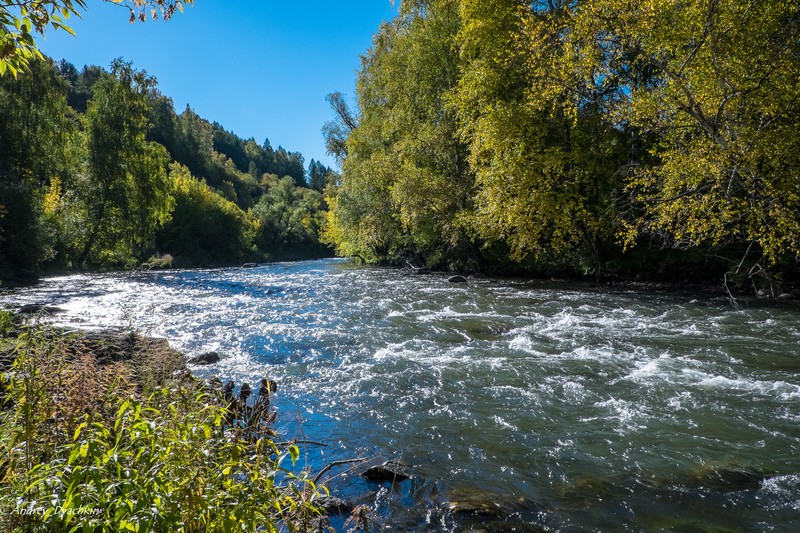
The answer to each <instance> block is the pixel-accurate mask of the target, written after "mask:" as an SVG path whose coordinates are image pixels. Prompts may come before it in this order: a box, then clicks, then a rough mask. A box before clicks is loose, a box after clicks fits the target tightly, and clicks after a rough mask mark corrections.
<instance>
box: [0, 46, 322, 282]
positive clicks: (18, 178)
mask: <svg viewBox="0 0 800 533" xmlns="http://www.w3.org/2000/svg"><path fill="white" fill-rule="evenodd" d="M330 174H331V170H330V169H329V168H327V167H326V166H324V165H322V164H321V163H319V162H316V161H314V160H311V162H310V164H309V167H308V170H306V169H305V168H304V161H303V156H302V155H300V154H299V153H297V152H289V151H287V150H285V149H283V148H282V147H278V148H277V149H275V148H272V146H270V143H269V141H264V143H262V144H258V143H256V142H255V141H254V140H253V139H248V140H244V139H242V138H240V137H238V136H237V135H235V134H233V133H231V132H229V131H227V130H225V129H224V128H223V127H222V126H221V125H219V124H217V123H210V122H208V121H207V120H205V119H203V118H201V117H199V116H197V114H195V113H194V112H193V111H192V110H191V109H190V108H189V107H187V108H186V109H185V110H184V111H183V112H182V113H181V114H177V113H176V112H175V109H174V107H173V104H172V100H171V99H170V98H168V97H166V96H164V95H162V94H161V93H160V92H159V90H158V88H157V85H156V80H155V79H154V78H153V77H151V76H148V75H147V74H146V73H145V72H143V71H139V70H136V69H134V68H133V66H132V65H131V64H130V63H125V62H123V61H121V60H117V61H115V62H114V63H113V64H112V65H111V69H110V71H107V70H105V69H103V68H100V67H96V66H85V67H83V69H82V70H80V71H78V69H76V68H75V67H74V66H73V65H72V64H70V63H68V62H66V61H62V62H61V63H55V62H53V61H52V60H49V59H45V60H37V61H32V62H31V64H30V69H29V70H28V71H27V72H22V73H20V74H19V75H18V77H16V78H14V77H12V76H10V75H6V76H3V77H0V277H5V278H10V277H24V276H33V275H36V274H37V273H40V272H42V271H43V270H46V269H63V268H96V267H109V268H120V267H130V266H135V265H137V264H139V263H141V262H143V261H146V260H147V259H148V258H150V257H151V256H153V255H156V256H158V257H164V256H168V255H169V256H172V258H174V262H175V264H178V265H185V266H193V265H195V266H200V265H204V266H205V265H222V264H232V263H237V262H241V261H257V260H265V259H278V258H294V257H315V256H320V255H325V254H329V253H330V250H329V249H328V248H327V247H326V246H324V245H321V244H320V243H319V240H318V231H319V228H320V225H321V223H322V221H323V219H324V216H323V210H324V209H325V204H324V202H323V199H322V195H321V191H322V190H323V188H324V187H325V184H326V182H327V180H328V179H329V176H330Z"/></svg>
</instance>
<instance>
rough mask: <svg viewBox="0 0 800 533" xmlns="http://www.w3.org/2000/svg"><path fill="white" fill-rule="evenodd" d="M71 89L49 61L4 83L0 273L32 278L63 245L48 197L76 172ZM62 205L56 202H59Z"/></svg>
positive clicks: (0, 91) (0, 99) (0, 94)
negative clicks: (46, 201)
mask: <svg viewBox="0 0 800 533" xmlns="http://www.w3.org/2000/svg"><path fill="white" fill-rule="evenodd" d="M67 89H68V86H67V84H66V83H65V82H64V80H63V79H62V78H61V77H60V76H59V74H58V71H57V70H56V68H55V66H54V65H53V63H52V61H50V60H34V61H32V62H31V63H30V68H29V70H28V71H27V72H24V73H22V74H20V76H18V77H17V78H11V77H3V78H0V205H2V206H3V208H2V209H0V271H2V272H3V274H5V275H9V274H14V273H25V274H27V275H31V274H33V273H34V272H35V271H36V270H37V269H38V267H39V266H40V265H41V264H42V263H44V262H47V261H49V260H51V259H53V257H54V256H55V254H56V253H57V251H58V245H57V243H56V242H55V241H56V240H57V239H56V236H55V235H54V234H53V232H54V231H55V228H54V227H53V226H52V224H50V222H51V220H50V219H49V218H48V216H47V215H48V213H47V212H48V211H52V207H53V205H54V203H52V202H51V204H50V205H45V204H44V199H45V197H46V193H47V192H48V191H49V190H50V189H51V188H55V189H59V190H60V187H61V183H69V182H70V181H71V179H72V176H73V174H74V173H75V172H76V162H75V156H74V152H73V146H72V142H71V138H72V136H73V135H74V134H75V132H76V128H75V123H74V121H73V120H72V119H71V116H70V110H69V108H68V107H67V104H66V95H67ZM56 200H57V196H56Z"/></svg>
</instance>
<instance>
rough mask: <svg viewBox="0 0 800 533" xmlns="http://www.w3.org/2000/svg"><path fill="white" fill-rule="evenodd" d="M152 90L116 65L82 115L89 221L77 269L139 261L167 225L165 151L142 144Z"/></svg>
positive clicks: (140, 76)
mask: <svg viewBox="0 0 800 533" xmlns="http://www.w3.org/2000/svg"><path fill="white" fill-rule="evenodd" d="M154 86H155V79H154V78H152V77H150V76H148V75H147V74H146V73H145V72H143V71H137V70H134V69H133V67H132V66H131V64H130V63H125V62H122V61H120V60H116V61H114V63H113V64H112V74H111V75H108V76H105V77H104V78H102V79H101V80H100V81H98V82H97V83H96V84H95V89H94V97H93V98H92V101H91V102H90V103H89V109H88V112H87V115H86V121H87V133H88V171H89V175H88V183H87V184H86V187H85V189H84V194H85V196H84V198H85V202H86V205H87V210H88V219H87V228H86V238H85V243H84V245H83V250H82V252H81V253H80V255H79V256H78V263H79V264H81V265H83V264H85V263H87V262H98V261H108V260H110V261H120V260H123V261H124V260H127V259H128V258H130V257H131V256H135V255H141V254H142V253H144V252H145V251H146V250H147V248H148V247H149V246H150V245H151V244H152V242H153V239H154V237H155V231H156V229H157V228H158V227H160V226H161V225H163V224H164V222H166V221H167V220H168V219H169V216H170V213H171V210H172V207H173V205H174V204H173V202H174V200H173V197H172V195H171V194H170V192H171V190H170V189H171V187H170V182H169V180H168V178H167V173H166V165H167V163H168V162H169V157H168V154H167V151H166V150H165V149H164V147H163V146H161V145H159V144H157V143H154V142H148V141H147V140H146V135H147V131H148V129H149V127H150V122H149V116H150V106H149V102H148V93H149V92H150V90H151V89H152V88H153V87H154ZM109 254H110V255H109Z"/></svg>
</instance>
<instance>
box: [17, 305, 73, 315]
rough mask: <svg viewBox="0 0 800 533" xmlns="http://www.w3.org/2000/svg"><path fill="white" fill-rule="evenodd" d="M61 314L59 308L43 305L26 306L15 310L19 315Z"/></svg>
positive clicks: (61, 311)
mask: <svg viewBox="0 0 800 533" xmlns="http://www.w3.org/2000/svg"><path fill="white" fill-rule="evenodd" d="M63 312H64V310H63V309H61V308H60V307H54V306H51V305H45V304H26V305H23V306H21V307H19V308H18V309H17V313H19V314H21V315H55V314H56V313H63Z"/></svg>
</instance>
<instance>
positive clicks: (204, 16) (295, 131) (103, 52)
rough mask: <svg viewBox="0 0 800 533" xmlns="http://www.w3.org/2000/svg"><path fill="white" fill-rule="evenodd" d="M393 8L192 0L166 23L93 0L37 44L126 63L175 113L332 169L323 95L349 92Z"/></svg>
mask: <svg viewBox="0 0 800 533" xmlns="http://www.w3.org/2000/svg"><path fill="white" fill-rule="evenodd" d="M396 9H397V6H396V5H395V6H392V4H391V2H390V0H356V1H350V2H331V1H322V0H311V1H309V0H304V1H298V2H294V1H279V0H235V1H232V0H196V3H195V5H194V6H190V7H187V8H186V9H185V11H184V13H183V14H180V13H178V14H176V15H175V17H174V18H173V19H172V20H170V21H169V22H163V21H160V20H159V21H153V20H148V21H147V22H145V23H136V24H129V23H128V11H127V10H126V9H124V8H122V7H120V6H117V5H114V4H110V3H101V2H98V1H93V2H89V7H88V10H87V11H86V12H85V13H84V14H83V16H82V18H81V19H74V18H73V19H71V20H70V22H71V24H70V26H71V27H72V28H73V29H74V30H75V32H76V34H77V36H76V37H72V36H70V35H69V34H67V33H66V32H58V31H52V30H50V31H48V32H47V34H46V37H45V38H44V39H41V40H40V47H41V49H42V51H43V52H44V53H45V54H46V55H49V56H50V57H53V58H54V59H56V60H60V59H66V60H68V61H70V62H71V63H73V64H74V65H75V66H76V67H77V68H78V69H80V68H81V67H83V65H100V66H103V67H105V68H108V67H109V65H110V63H111V61H112V60H113V59H114V58H117V57H122V58H124V59H125V60H126V61H132V62H133V64H134V66H135V67H136V68H138V69H142V70H146V71H147V72H148V73H149V74H151V75H153V76H155V77H156V78H157V79H158V83H159V88H160V89H161V92H162V93H164V94H165V95H167V96H169V97H171V98H172V99H173V101H174V103H175V109H176V111H178V112H179V113H180V112H181V111H183V109H184V108H185V106H186V104H189V105H191V106H192V108H193V109H194V110H195V111H196V112H197V114H199V115H200V116H202V117H204V118H206V119H208V120H210V121H212V122H213V121H217V122H219V123H220V124H222V125H223V126H224V127H225V128H226V129H228V130H231V131H233V132H234V133H236V134H237V135H239V136H241V137H243V138H249V137H253V138H255V139H256V141H257V142H259V143H261V142H263V141H264V139H266V138H269V140H270V142H271V143H272V146H273V147H275V148H277V147H278V145H281V146H283V147H284V148H286V149H287V150H292V151H298V152H300V153H302V154H303V156H304V157H305V161H306V165H308V162H309V161H310V160H311V159H312V158H314V159H317V160H321V161H323V162H324V163H325V164H328V165H330V166H333V165H334V163H333V160H332V159H331V158H330V157H329V156H327V154H325V146H324V142H323V139H322V134H321V133H320V128H321V127H322V125H323V124H324V123H325V122H326V121H328V120H330V119H331V118H332V114H331V112H330V109H329V107H328V104H327V103H326V102H325V95H326V94H328V93H331V92H334V91H342V92H343V93H345V94H346V95H348V96H349V97H351V98H352V97H353V96H354V93H355V72H356V70H357V69H358V68H359V64H360V55H361V54H363V53H364V52H366V50H367V49H368V48H369V47H370V45H371V43H372V35H373V34H374V33H375V32H376V31H377V30H378V27H379V25H380V23H381V21H383V20H389V19H391V18H392V17H393V16H394V14H395V13H396Z"/></svg>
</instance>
